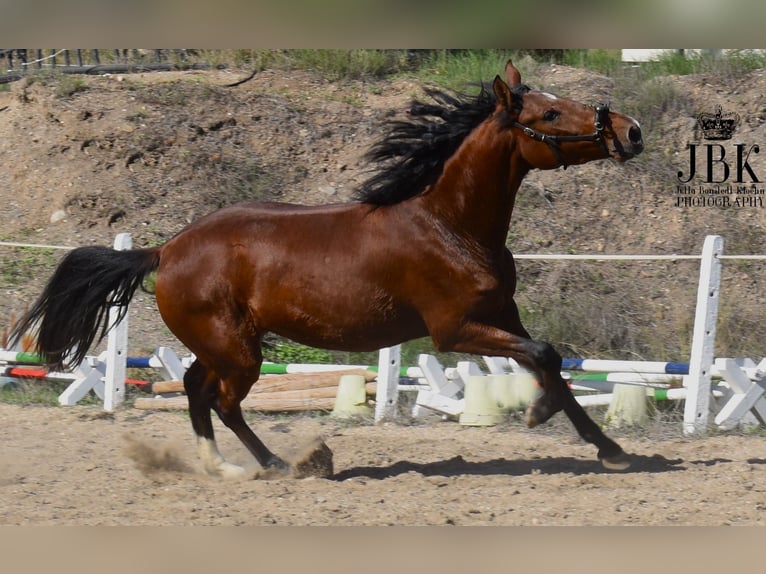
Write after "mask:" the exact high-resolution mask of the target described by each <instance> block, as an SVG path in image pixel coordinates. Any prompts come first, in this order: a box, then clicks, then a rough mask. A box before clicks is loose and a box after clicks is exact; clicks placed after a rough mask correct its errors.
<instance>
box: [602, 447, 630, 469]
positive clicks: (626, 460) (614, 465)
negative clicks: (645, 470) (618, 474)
mask: <svg viewBox="0 0 766 574" xmlns="http://www.w3.org/2000/svg"><path fill="white" fill-rule="evenodd" d="M599 460H600V461H601V465H602V466H603V467H604V468H605V469H607V470H627V469H628V468H630V457H629V456H628V455H627V454H625V452H623V451H620V452H619V453H618V454H616V455H615V456H603V457H602V456H599Z"/></svg>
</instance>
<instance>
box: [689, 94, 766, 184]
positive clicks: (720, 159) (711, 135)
mask: <svg viewBox="0 0 766 574" xmlns="http://www.w3.org/2000/svg"><path fill="white" fill-rule="evenodd" d="M739 121H740V118H739V114H737V113H735V112H724V111H723V109H722V108H721V106H720V105H719V106H716V110H715V113H713V114H711V113H707V112H701V113H700V114H698V115H697V126H696V129H697V130H698V133H699V131H701V132H702V137H703V138H704V139H706V140H708V141H711V140H713V141H715V140H718V141H720V140H729V139H731V137H732V136H733V135H734V131H735V130H736V129H737V126H738V125H739ZM759 151H760V148H759V147H758V145H757V144H756V145H748V144H736V145H734V146H724V145H723V144H720V143H705V144H689V170H688V172H687V173H684V171H683V170H680V171H679V172H678V180H679V181H680V182H681V183H689V182H690V181H691V180H692V179H694V176H695V175H697V166H698V164H704V165H700V170H699V171H700V172H701V173H702V174H703V175H704V180H705V182H706V183H726V182H729V181H730V179H729V178H730V177H733V178H734V179H733V180H731V182H732V183H746V182H747V183H760V181H761V180H760V178H759V177H758V176H757V175H756V173H755V170H753V167H752V166H751V165H750V163H749V160H750V158H751V155H752V154H757V153H758V152H759Z"/></svg>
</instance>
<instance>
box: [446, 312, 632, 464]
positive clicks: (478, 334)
mask: <svg viewBox="0 0 766 574" xmlns="http://www.w3.org/2000/svg"><path fill="white" fill-rule="evenodd" d="M503 326H504V327H507V328H508V329H510V328H513V329H514V331H515V332H510V331H509V330H506V329H501V328H499V327H495V326H492V325H488V324H485V323H480V322H465V323H463V324H462V326H461V327H460V328H459V329H458V330H457V332H453V333H449V335H446V334H445V336H444V337H443V338H441V337H440V335H439V333H436V334H435V335H434V342H435V344H436V346H437V348H439V349H440V350H451V351H455V352H461V353H471V354H474V355H490V356H503V357H511V358H512V359H514V360H515V361H516V362H518V363H519V364H520V365H522V366H523V367H525V368H527V369H529V370H530V371H532V373H533V374H535V376H536V378H537V380H538V381H539V382H540V385H541V387H542V389H543V395H542V396H541V397H540V398H539V399H537V400H536V401H535V402H534V403H533V404H531V405H530V406H529V408H528V409H527V424H528V425H529V426H530V427H533V426H535V425H538V424H540V423H543V422H545V421H547V420H548V419H549V418H550V417H552V416H553V415H554V414H555V413H556V412H558V411H560V410H563V411H564V413H566V415H567V417H568V418H569V420H570V421H572V424H573V425H574V427H575V429H576V430H577V432H578V434H579V435H580V436H581V437H582V438H583V439H585V440H586V441H588V442H590V443H592V444H594V445H596V447H597V448H598V458H599V459H600V460H601V462H602V464H603V465H604V467H606V468H609V469H611V470H624V469H626V468H628V466H630V461H629V459H628V456H627V455H626V454H625V452H624V451H623V450H622V448H621V447H620V445H618V444H617V443H616V442H614V441H613V440H612V439H610V438H609V437H607V436H606V435H605V434H604V433H603V432H602V431H601V429H600V428H599V426H598V425H597V424H596V423H595V422H593V420H592V419H591V418H590V416H588V413H586V412H585V409H584V408H583V407H582V405H580V403H578V402H577V400H576V399H575V397H574V395H573V394H572V391H571V389H570V388H569V386H568V385H567V384H566V381H564V379H563V378H562V376H561V356H560V355H559V354H558V353H557V352H556V350H555V349H554V348H553V347H552V346H551V345H549V344H548V343H544V342H539V341H534V340H532V339H531V338H530V337H529V334H528V333H527V332H526V330H525V329H524V328H523V327H522V326H521V322H520V321H518V312H517V311H516V306H515V304H514V305H513V308H512V309H511V310H510V311H509V312H508V314H507V316H506V317H505V321H504V325H503ZM518 333H521V334H518Z"/></svg>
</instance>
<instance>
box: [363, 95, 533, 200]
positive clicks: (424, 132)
mask: <svg viewBox="0 0 766 574" xmlns="http://www.w3.org/2000/svg"><path fill="white" fill-rule="evenodd" d="M528 91H529V87H528V86H526V85H521V86H517V87H516V88H515V89H514V93H515V94H516V95H521V94H523V93H525V92H528ZM426 94H427V95H428V96H429V97H430V98H431V99H432V100H433V102H432V103H424V102H421V101H418V100H415V101H413V102H412V104H411V105H410V109H409V116H410V118H411V119H410V121H401V120H396V121H393V122H391V123H390V124H388V126H387V128H386V129H387V133H386V134H385V135H384V136H383V138H382V139H381V140H380V141H379V142H377V143H376V144H374V145H373V146H372V148H371V149H370V150H369V151H368V152H367V154H365V158H366V159H367V160H369V161H370V162H371V163H373V164H374V165H375V167H374V168H373V169H374V171H375V173H374V174H373V175H372V176H371V177H370V178H369V179H367V180H366V181H365V182H364V183H362V184H361V185H360V187H359V188H358V189H357V190H356V192H355V194H354V197H355V199H357V200H359V201H361V202H362V203H370V204H373V205H391V204H394V203H399V202H401V201H404V200H405V199H409V198H410V197H413V196H415V195H418V194H419V193H421V192H422V191H423V190H424V189H425V188H426V186H428V185H431V184H433V183H434V182H435V181H436V180H437V178H438V177H439V175H440V174H441V172H442V167H443V166H444V163H445V162H446V161H447V159H449V158H450V157H451V156H452V154H454V153H455V151H456V150H457V148H458V146H459V145H460V144H461V143H462V141H463V140H464V139H465V138H466V137H467V136H468V134H469V133H471V131H473V129H474V128H475V127H476V126H478V125H479V124H480V123H481V122H483V121H484V120H485V119H487V118H488V117H489V115H490V114H491V113H492V112H493V111H494V110H495V105H496V99H495V94H494V93H493V91H492V90H491V89H487V88H486V86H485V85H484V84H483V83H482V84H481V89H480V91H479V93H478V95H476V96H467V95H465V94H457V93H448V92H445V91H442V90H438V89H436V88H427V89H426ZM519 100H520V98H519Z"/></svg>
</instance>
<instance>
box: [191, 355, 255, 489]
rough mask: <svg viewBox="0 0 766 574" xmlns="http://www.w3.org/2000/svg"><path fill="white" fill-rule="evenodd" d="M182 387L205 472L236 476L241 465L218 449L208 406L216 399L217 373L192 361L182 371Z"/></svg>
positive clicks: (239, 473)
mask: <svg viewBox="0 0 766 574" xmlns="http://www.w3.org/2000/svg"><path fill="white" fill-rule="evenodd" d="M184 388H185V389H186V396H187V398H188V401H189V417H190V418H191V423H192V428H193V429H194V433H195V434H196V436H197V449H198V452H199V457H200V461H202V465H203V467H204V469H205V472H207V473H208V474H213V475H220V476H223V477H225V478H237V477H240V476H243V475H244V474H245V469H244V468H242V467H241V466H238V465H236V464H232V463H230V462H226V460H224V458H223V456H222V455H221V453H220V452H219V450H218V446H217V444H216V442H215V434H214V432H213V421H212V418H211V413H210V409H211V408H212V407H213V405H214V404H215V401H216V393H217V390H218V375H217V374H216V373H215V372H214V371H212V370H211V369H208V368H207V367H205V366H204V365H203V364H202V363H200V362H199V361H194V362H193V363H192V365H191V366H190V367H189V369H188V370H187V371H186V374H185V375H184Z"/></svg>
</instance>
